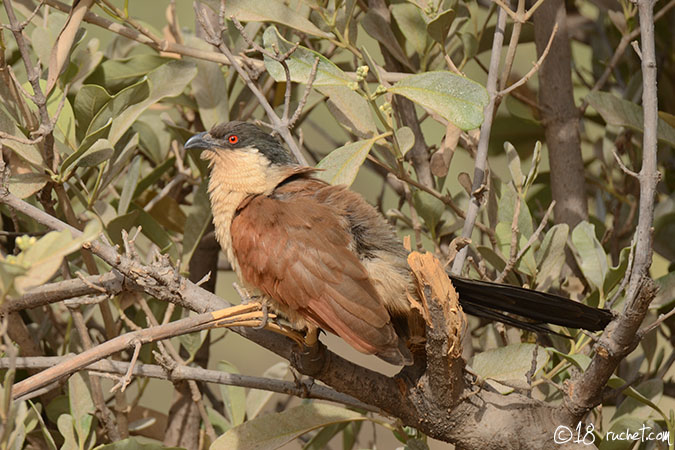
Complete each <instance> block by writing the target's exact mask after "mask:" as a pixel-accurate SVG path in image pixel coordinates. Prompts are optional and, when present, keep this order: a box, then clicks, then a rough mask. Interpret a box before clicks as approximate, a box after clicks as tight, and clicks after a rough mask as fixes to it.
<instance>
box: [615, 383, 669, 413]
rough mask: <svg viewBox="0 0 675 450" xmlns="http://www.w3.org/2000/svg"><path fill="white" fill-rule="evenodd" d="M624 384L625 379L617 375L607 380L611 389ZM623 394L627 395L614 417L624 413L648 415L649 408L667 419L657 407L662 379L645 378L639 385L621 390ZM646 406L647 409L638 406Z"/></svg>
mask: <svg viewBox="0 0 675 450" xmlns="http://www.w3.org/2000/svg"><path fill="white" fill-rule="evenodd" d="M625 385H626V381H625V380H623V379H621V378H619V377H615V376H614V377H612V378H610V379H609V381H608V382H607V386H609V387H610V388H612V389H617V388H619V387H623V386H625ZM623 394H624V395H625V396H626V397H628V398H626V399H625V400H624V401H622V402H621V404H620V405H619V406H618V407H617V409H616V412H615V413H614V417H615V418H616V417H620V416H622V415H624V414H629V413H630V414H633V415H637V416H639V417H644V416H647V415H649V413H650V411H649V409H651V410H654V411H656V412H657V413H658V414H659V415H660V416H661V417H663V419H664V420H668V416H667V415H666V414H665V413H664V411H663V410H662V409H661V408H659V406H658V404H659V402H660V400H661V397H662V396H663V380H661V379H657V378H652V379H650V380H646V381H644V382H642V383H640V384H639V385H637V386H635V387H632V386H629V387H628V388H626V389H625V390H624V391H623ZM644 406H647V410H645V411H639V410H638V408H640V409H642V407H644Z"/></svg>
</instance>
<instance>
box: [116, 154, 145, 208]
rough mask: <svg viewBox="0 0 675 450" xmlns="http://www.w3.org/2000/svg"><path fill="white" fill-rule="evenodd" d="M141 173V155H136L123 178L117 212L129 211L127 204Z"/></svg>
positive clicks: (131, 197)
mask: <svg viewBox="0 0 675 450" xmlns="http://www.w3.org/2000/svg"><path fill="white" fill-rule="evenodd" d="M140 174H141V157H140V156H136V157H135V158H134V160H133V162H132V163H131V167H129V171H128V172H127V176H126V177H125V178H124V186H123V187H122V194H120V202H119V204H118V205H117V214H118V215H120V216H122V215H124V214H126V213H127V211H129V205H130V204H131V200H132V199H133V194H134V192H136V185H137V184H138V178H139V176H140Z"/></svg>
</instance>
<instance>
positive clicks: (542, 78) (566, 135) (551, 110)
mask: <svg viewBox="0 0 675 450" xmlns="http://www.w3.org/2000/svg"><path fill="white" fill-rule="evenodd" d="M566 18H567V14H566V12H565V2H564V1H563V0H547V1H545V2H544V3H543V4H542V5H541V6H540V7H539V8H538V9H537V11H536V12H535V13H534V35H535V43H536V45H537V54H538V55H541V54H542V53H543V52H544V51H545V49H546V46H547V43H548V41H549V38H550V37H551V33H552V32H553V28H554V27H555V26H557V27H558V33H557V35H556V37H555V39H554V40H553V43H552V44H551V48H550V52H549V55H548V57H547V58H546V60H545V61H544V63H543V65H542V66H541V69H540V70H539V105H540V107H541V119H542V122H543V124H544V129H545V134H546V145H547V146H548V153H549V161H550V165H551V191H552V194H553V199H554V200H555V201H556V206H555V210H554V211H555V221H556V222H557V223H567V224H568V225H569V226H570V227H571V228H574V226H575V225H576V224H578V223H579V222H581V221H582V220H585V219H587V218H588V205H587V203H586V183H585V179H584V162H583V159H582V157H581V141H580V138H579V110H578V109H577V107H576V105H575V104H574V95H573V93H574V87H573V86H572V65H571V61H572V59H571V50H570V43H569V37H568V34H567V24H566Z"/></svg>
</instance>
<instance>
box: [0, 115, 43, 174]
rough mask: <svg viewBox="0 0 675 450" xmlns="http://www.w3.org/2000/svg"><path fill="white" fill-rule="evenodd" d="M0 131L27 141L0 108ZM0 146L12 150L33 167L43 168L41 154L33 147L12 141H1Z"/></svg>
mask: <svg viewBox="0 0 675 450" xmlns="http://www.w3.org/2000/svg"><path fill="white" fill-rule="evenodd" d="M0 131H2V132H4V133H7V134H9V135H11V136H16V137H19V138H22V139H27V138H26V136H25V135H24V134H23V133H22V132H21V130H19V127H17V126H16V122H15V121H14V120H13V119H12V118H10V117H9V116H8V115H7V114H6V113H5V111H4V110H3V108H0ZM2 145H3V146H5V147H9V148H11V149H12V150H14V151H15V152H16V154H17V155H19V156H20V157H21V158H22V159H24V160H26V161H28V162H29V163H31V164H32V165H34V166H35V167H44V166H45V162H44V160H43V159H42V153H40V151H39V150H38V149H37V147H36V146H35V145H29V144H23V143H21V142H17V141H14V140H12V139H3V140H2Z"/></svg>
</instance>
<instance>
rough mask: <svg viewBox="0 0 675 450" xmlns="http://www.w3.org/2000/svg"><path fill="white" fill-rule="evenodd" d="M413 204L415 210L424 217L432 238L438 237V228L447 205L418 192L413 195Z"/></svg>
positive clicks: (431, 196)
mask: <svg viewBox="0 0 675 450" xmlns="http://www.w3.org/2000/svg"><path fill="white" fill-rule="evenodd" d="M413 203H414V204H415V210H416V211H417V213H418V214H419V215H420V217H422V219H423V220H424V223H425V224H426V226H427V228H428V229H429V231H430V232H431V233H432V236H435V235H436V226H437V225H438V222H439V221H440V220H441V215H443V211H445V203H443V202H442V201H440V200H439V199H437V198H436V197H434V196H433V195H431V194H428V193H426V192H423V191H420V190H416V191H415V192H414V193H413Z"/></svg>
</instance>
